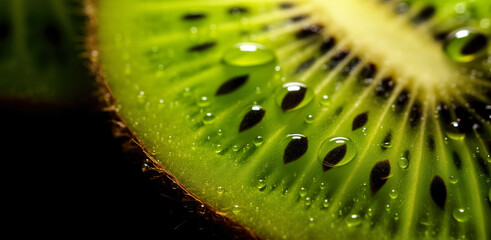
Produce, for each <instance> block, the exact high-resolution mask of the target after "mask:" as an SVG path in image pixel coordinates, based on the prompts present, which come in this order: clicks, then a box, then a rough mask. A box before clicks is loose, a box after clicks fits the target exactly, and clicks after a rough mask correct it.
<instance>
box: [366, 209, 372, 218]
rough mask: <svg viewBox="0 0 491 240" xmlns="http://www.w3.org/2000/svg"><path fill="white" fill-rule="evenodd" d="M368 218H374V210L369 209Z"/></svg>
mask: <svg viewBox="0 0 491 240" xmlns="http://www.w3.org/2000/svg"><path fill="white" fill-rule="evenodd" d="M367 216H368V217H371V216H373V209H371V208H369V209H368V210H367Z"/></svg>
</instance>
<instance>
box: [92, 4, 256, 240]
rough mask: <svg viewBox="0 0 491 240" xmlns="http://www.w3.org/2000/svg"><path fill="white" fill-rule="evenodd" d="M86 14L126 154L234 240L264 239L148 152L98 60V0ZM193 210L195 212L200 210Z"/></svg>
mask: <svg viewBox="0 0 491 240" xmlns="http://www.w3.org/2000/svg"><path fill="white" fill-rule="evenodd" d="M83 1H84V4H85V5H84V6H85V7H84V8H85V9H84V12H85V14H86V16H87V19H88V20H87V24H86V27H85V33H86V34H85V46H84V47H85V51H86V52H87V56H90V57H89V66H90V71H91V73H92V74H93V76H94V78H95V81H96V84H97V93H96V94H97V98H98V100H99V102H100V106H101V110H102V111H104V112H107V114H108V115H109V118H110V119H111V129H112V133H113V135H114V137H115V138H116V139H117V140H119V142H121V143H122V149H123V152H124V153H127V154H129V155H131V157H132V158H134V159H133V160H134V161H136V162H138V163H139V164H140V165H143V164H146V166H147V167H146V169H147V170H146V171H148V172H150V174H149V175H148V176H150V177H149V178H150V179H151V180H152V181H153V182H156V183H158V184H159V185H160V186H162V187H164V188H168V187H169V186H171V185H173V186H177V187H178V189H177V191H179V192H180V193H182V195H183V197H182V200H181V201H183V202H184V201H186V202H188V204H189V202H193V203H194V204H189V205H191V206H194V207H195V208H196V209H197V208H198V207H200V211H201V212H202V213H203V214H202V216H203V218H207V219H211V220H212V221H213V222H215V223H218V224H219V225H221V226H223V229H224V230H225V232H226V233H229V234H230V236H233V238H234V239H254V240H260V239H263V238H262V237H260V236H259V235H257V234H256V233H255V232H253V231H252V230H251V229H250V228H248V227H246V226H243V225H241V224H240V223H238V222H236V221H235V220H233V219H231V218H230V217H228V216H227V215H226V214H225V213H223V212H221V211H219V210H217V209H216V208H214V207H212V206H211V205H209V204H207V203H206V202H204V201H202V200H200V199H199V198H198V197H197V196H196V195H194V194H193V193H192V192H190V191H189V190H188V189H187V188H186V187H184V186H183V185H182V184H181V183H180V182H179V180H178V179H177V178H176V177H175V176H173V175H172V173H170V172H169V171H168V170H166V169H165V168H164V167H163V166H162V165H161V164H160V163H158V162H157V161H156V160H155V158H154V157H153V156H152V155H151V154H150V151H148V149H146V148H145V147H144V146H143V144H142V142H141V141H140V140H139V139H138V137H137V136H136V135H135V134H134V132H133V131H132V130H131V129H130V128H129V127H128V125H127V124H126V123H125V122H124V120H123V119H122V118H121V116H120V115H119V114H118V112H117V111H116V104H115V103H116V100H115V99H114V95H113V94H112V92H111V90H110V88H109V86H108V84H107V81H106V78H105V76H104V74H103V73H102V70H101V67H100V63H99V61H98V54H93V53H98V52H99V47H98V44H97V42H98V41H97V28H98V23H97V6H98V4H97V0H83ZM196 209H192V210H196Z"/></svg>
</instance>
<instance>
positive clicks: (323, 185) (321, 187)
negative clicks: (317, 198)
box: [320, 182, 327, 190]
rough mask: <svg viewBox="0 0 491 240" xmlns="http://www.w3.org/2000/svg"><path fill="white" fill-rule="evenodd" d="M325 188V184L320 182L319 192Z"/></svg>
mask: <svg viewBox="0 0 491 240" xmlns="http://www.w3.org/2000/svg"><path fill="white" fill-rule="evenodd" d="M326 186H327V184H326V183H323V182H321V184H320V189H321V190H324V189H326Z"/></svg>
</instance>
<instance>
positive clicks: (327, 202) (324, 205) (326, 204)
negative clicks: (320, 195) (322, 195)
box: [322, 198, 329, 208]
mask: <svg viewBox="0 0 491 240" xmlns="http://www.w3.org/2000/svg"><path fill="white" fill-rule="evenodd" d="M322 206H323V207H325V208H327V207H329V199H327V198H326V199H324V201H322Z"/></svg>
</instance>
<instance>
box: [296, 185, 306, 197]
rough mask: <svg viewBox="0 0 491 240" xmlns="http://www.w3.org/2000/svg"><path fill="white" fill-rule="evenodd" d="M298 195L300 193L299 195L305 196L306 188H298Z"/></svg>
mask: <svg viewBox="0 0 491 240" xmlns="http://www.w3.org/2000/svg"><path fill="white" fill-rule="evenodd" d="M298 195H300V197H305V195H307V189H305V188H304V187H301V188H300V190H298Z"/></svg>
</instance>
